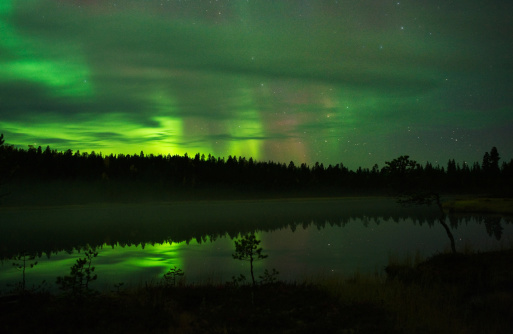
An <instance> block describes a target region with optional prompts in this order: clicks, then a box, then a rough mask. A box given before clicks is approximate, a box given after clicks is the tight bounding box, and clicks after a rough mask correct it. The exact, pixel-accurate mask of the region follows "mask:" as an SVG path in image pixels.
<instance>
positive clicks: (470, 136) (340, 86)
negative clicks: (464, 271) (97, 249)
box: [0, 0, 513, 169]
mask: <svg viewBox="0 0 513 334" xmlns="http://www.w3.org/2000/svg"><path fill="white" fill-rule="evenodd" d="M512 12H513V3H511V2H508V1H498V0H497V1H496V0H493V1H473V0H471V1H462V0H461V1H450V2H448V1H442V0H440V1H435V0H426V1H414V0H407V1H382V0H369V1H328V0H322V1H308V0H301V1H272V2H271V1H247V0H235V1H234V0H232V1H228V0H220V1H201V0H197V1H179V0H167V1H154V0H147V1H136V0H119V1H114V0H112V1H111V0H105V1H100V0H87V1H86V0H4V1H1V3H0V34H1V38H0V132H2V133H4V135H5V139H6V141H7V142H8V143H9V144H12V145H15V146H20V147H25V148H26V147H27V145H34V146H42V147H46V146H47V145H50V147H52V148H54V149H58V150H66V149H72V150H74V151H76V150H80V151H81V152H84V151H89V152H90V151H93V150H94V151H95V152H102V153H103V154H111V153H113V154H119V153H124V154H134V153H139V152H140V151H144V153H146V154H149V153H153V154H164V155H166V154H168V153H169V154H172V155H173V154H184V153H186V152H187V153H188V154H189V155H193V154H195V153H198V152H199V153H204V154H208V153H211V154H213V155H215V156H221V157H223V156H224V157H227V156H228V155H237V156H245V157H253V158H256V159H259V160H274V161H280V162H285V163H288V161H291V160H293V161H294V162H296V163H302V162H306V163H307V164H313V163H314V162H316V161H319V162H322V163H324V164H325V165H327V164H336V163H340V162H342V163H343V164H344V165H346V166H348V167H349V168H352V169H354V168H357V167H358V166H362V167H371V166H372V165H374V163H378V164H380V166H382V165H383V163H384V161H386V160H390V159H393V158H395V157H397V156H399V155H403V154H409V155H410V156H412V158H414V159H416V160H418V161H419V162H425V161H430V162H432V163H440V164H442V165H445V164H446V162H447V160H448V159H450V158H455V159H456V160H457V161H458V162H460V163H461V162H463V161H468V162H474V161H479V160H480V159H481V157H482V155H483V153H484V152H486V151H488V150H489V149H490V148H491V147H492V146H496V147H497V148H498V149H499V152H500V153H501V157H502V159H503V160H509V159H511V158H512V157H513V141H512V140H511V139H512V136H511V133H513V95H512V94H511V92H512V88H513V85H512V78H513V71H512V69H513V66H512V65H513V58H512V56H511V55H512V54H513V52H512V51H513V48H512V44H513V42H512V40H511V36H510V32H511V31H513V23H512V21H511V18H510V13H512Z"/></svg>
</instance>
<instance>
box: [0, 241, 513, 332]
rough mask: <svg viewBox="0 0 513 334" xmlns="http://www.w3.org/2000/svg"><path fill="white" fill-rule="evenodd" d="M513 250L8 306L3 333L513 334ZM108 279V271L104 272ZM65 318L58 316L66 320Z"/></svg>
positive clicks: (1, 302)
mask: <svg viewBox="0 0 513 334" xmlns="http://www.w3.org/2000/svg"><path fill="white" fill-rule="evenodd" d="M512 261H513V251H512V250H503V251H494V252H487V253H468V254H438V255H435V256H433V257H431V258H429V259H427V260H421V259H417V260H413V261H412V260H411V259H410V260H409V261H408V260H403V261H396V260H393V259H392V260H391V262H390V263H389V265H388V266H387V268H386V272H387V274H383V275H382V274H378V273H376V274H374V275H364V274H360V273H354V274H353V275H350V276H345V277H343V276H338V277H324V278H316V279H312V280H310V281H305V282H301V283H297V282H294V283H291V282H288V283H286V282H280V281H273V282H271V283H265V284H262V283H260V284H258V285H256V286H253V285H252V284H233V282H227V283H226V284H205V285H188V284H187V283H186V281H184V280H179V281H178V282H180V283H177V282H176V281H175V284H168V282H165V279H163V281H162V282H154V283H152V284H145V285H143V286H139V287H132V288H123V285H122V284H117V286H115V287H113V289H112V290H111V291H108V292H102V293H98V292H97V293H88V294H84V295H82V298H79V299H77V298H72V296H73V295H69V294H67V295H66V294H61V295H58V294H57V295H56V294H50V293H48V292H44V291H43V292H29V293H26V294H24V295H16V296H15V295H6V296H2V297H1V298H0V311H1V312H0V330H1V331H2V332H6V333H21V332H39V333H42V332H82V333H84V332H95V333H122V332H123V333H136V332H143V333H144V332H152V333H199V332H201V333H241V332H244V333H262V332H266V333H283V332H288V333H311V332H319V331H322V332H330V333H510V332H511V331H512V330H513V323H512V322H511V319H513V268H512V267H511V265H510V264H511V263H512ZM99 275H101V273H99ZM56 315H58V316H56Z"/></svg>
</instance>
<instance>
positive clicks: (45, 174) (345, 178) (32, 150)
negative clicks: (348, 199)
mask: <svg viewBox="0 0 513 334" xmlns="http://www.w3.org/2000/svg"><path fill="white" fill-rule="evenodd" d="M0 175H1V180H0V182H3V183H5V182H8V180H9V181H24V182H25V181H26V182H38V181H53V180H63V181H72V180H79V181H87V182H90V181H93V182H105V183H109V182H110V183H116V182H123V183H130V182H135V183H149V184H155V185H159V186H160V187H172V188H205V187H216V186H226V187H230V188H236V189H241V190H242V189H243V190H246V191H248V190H249V191H250V190H256V191H273V190H276V191H279V190H291V191H295V190H319V191H328V192H330V193H344V192H353V193H354V192H366V193H369V192H387V191H401V190H406V189H410V190H411V189H425V190H427V191H430V190H436V191H437V192H479V193H494V194H500V195H507V196H510V195H512V194H511V190H510V189H512V185H513V159H512V160H510V161H509V162H502V163H500V155H499V153H498V150H497V148H496V147H493V148H492V149H491V150H490V152H485V153H484V155H483V160H482V162H481V163H479V162H474V163H473V164H472V165H469V164H467V163H463V164H460V163H457V162H456V161H455V160H454V159H451V160H449V161H448V163H447V166H440V165H433V164H431V163H430V162H427V163H426V164H424V165H421V164H419V163H417V162H416V161H414V160H412V159H410V157H409V156H408V155H404V156H400V157H398V158H395V159H393V160H391V161H386V162H385V165H384V166H383V167H382V168H379V166H378V165H377V164H375V165H374V166H373V167H372V168H370V169H369V168H361V167H359V168H358V169H356V170H349V169H348V168H347V167H345V166H344V165H343V163H339V164H336V165H331V164H330V165H328V166H325V165H324V164H322V163H319V162H316V163H315V164H314V165H312V166H309V165H307V164H305V163H302V164H300V165H296V164H295V163H294V162H293V161H290V162H289V163H288V164H285V163H280V162H274V161H256V160H254V159H253V158H251V157H250V158H246V157H242V156H239V157H237V156H228V158H226V159H225V158H224V157H215V156H213V155H211V154H208V156H205V155H204V154H199V153H198V154H196V155H195V156H194V157H191V156H189V155H187V154H184V155H170V154H168V155H166V156H164V155H153V154H144V153H143V152H142V151H141V152H140V154H134V155H129V154H126V155H125V154H117V155H114V154H110V155H102V153H95V152H94V151H93V152H90V153H86V152H84V153H81V152H80V151H76V152H73V151H72V150H70V149H68V150H66V151H57V150H54V149H51V148H50V147H49V146H47V147H46V148H45V149H42V148H41V146H39V147H37V148H36V147H33V146H30V145H29V147H28V149H22V148H16V147H14V146H13V145H8V144H5V143H4V140H3V135H2V136H1V137H0Z"/></svg>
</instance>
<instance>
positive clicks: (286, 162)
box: [4, 141, 513, 172]
mask: <svg viewBox="0 0 513 334" xmlns="http://www.w3.org/2000/svg"><path fill="white" fill-rule="evenodd" d="M4 146H12V147H14V148H16V149H21V150H25V151H28V150H29V149H36V150H37V149H38V148H41V150H42V152H43V153H44V151H45V150H46V149H47V148H50V150H52V151H57V153H65V152H66V151H68V150H70V151H71V152H72V154H73V155H75V154H76V153H77V152H78V153H80V155H83V154H88V155H89V154H91V153H93V152H94V154H97V155H99V156H101V157H102V158H106V157H108V156H111V155H112V156H114V157H118V156H119V155H124V156H131V157H132V156H140V155H141V153H143V154H144V157H145V158H146V157H150V156H151V155H153V156H162V157H164V158H166V157H168V156H171V157H174V156H179V157H185V156H187V157H188V158H189V159H191V160H193V159H195V156H196V155H200V157H201V156H204V157H205V160H206V159H207V158H208V156H209V155H210V156H212V158H215V159H216V160H217V159H222V160H224V161H226V160H227V159H228V158H229V157H230V156H231V157H234V158H237V160H239V158H243V159H246V160H249V159H253V161H254V162H255V163H267V162H272V163H276V164H285V165H288V164H289V163H290V162H294V161H292V160H291V161H281V160H262V159H256V158H254V157H251V156H244V155H231V154H229V155H227V156H217V155H214V154H212V153H201V152H195V153H192V154H189V152H185V153H184V154H178V153H176V154H171V153H167V154H160V153H159V154H154V153H146V152H144V150H141V151H139V153H136V152H135V153H108V154H107V153H104V152H102V151H99V152H96V151H95V150H92V151H82V150H72V149H64V150H59V149H54V148H52V147H51V146H49V145H47V146H46V147H42V146H41V145H38V146H37V147H36V146H34V145H26V146H27V147H26V148H25V147H22V146H20V145H12V144H9V143H8V142H7V141H6V142H5V143H4ZM494 147H495V146H494ZM492 148H493V147H492ZM495 148H496V147H495ZM490 151H491V150H490ZM490 151H486V152H483V156H484V155H485V154H486V153H490ZM497 151H498V152H499V168H501V166H502V163H510V162H513V158H512V159H511V160H505V159H503V158H502V157H501V156H500V155H501V153H500V151H499V150H498V149H497ZM402 156H408V157H409V158H410V160H412V161H415V162H416V163H418V164H420V165H421V166H422V167H425V166H426V164H428V163H429V164H431V165H432V166H433V167H435V168H436V167H439V168H444V169H445V168H446V167H447V164H448V163H449V161H451V160H454V162H455V163H456V166H459V167H463V166H464V165H467V166H468V167H469V168H472V166H473V165H474V164H475V163H477V164H479V166H480V167H482V160H483V157H481V159H479V160H475V161H458V160H456V159H454V158H449V159H448V160H447V161H446V162H445V164H444V163H442V162H433V161H418V160H416V159H413V158H412V157H411V156H410V155H409V154H403V155H402ZM399 157H400V156H397V157H393V158H390V159H387V160H385V161H383V162H382V164H380V163H378V162H376V163H374V164H373V165H372V166H370V167H364V166H358V167H356V168H351V167H348V166H347V165H346V164H345V163H344V162H343V161H340V162H337V163H333V164H331V163H330V164H327V163H324V162H322V161H315V162H313V163H312V164H307V163H305V164H306V166H307V167H308V168H312V167H313V166H315V164H317V163H318V164H319V165H321V164H322V165H323V166H324V168H328V167H329V166H332V167H335V166H336V165H337V164H338V165H340V167H346V168H348V170H349V171H353V172H354V171H356V170H358V169H359V168H362V169H369V170H370V169H372V168H373V167H374V165H377V166H378V168H379V170H381V169H382V168H383V167H385V165H386V162H390V161H392V160H394V159H396V158H399ZM301 164H302V163H300V164H297V163H296V162H294V166H296V167H300V166H301Z"/></svg>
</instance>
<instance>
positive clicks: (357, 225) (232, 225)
mask: <svg viewBox="0 0 513 334" xmlns="http://www.w3.org/2000/svg"><path fill="white" fill-rule="evenodd" d="M437 219H439V212H438V209H437V208H436V207H429V206H414V207H404V206H401V205H399V204H397V203H396V202H395V200H394V199H391V198H338V199H286V200H244V201H196V202H173V203H141V204H96V205H77V206H52V207H50V206H46V207H32V208H27V207H6V208H1V209H0V222H1V231H2V232H1V235H0V245H1V246H0V252H1V253H0V255H1V257H2V259H3V261H2V265H1V266H0V289H1V290H3V291H6V290H9V286H8V285H9V284H11V285H12V284H15V283H16V282H19V281H20V280H21V275H22V274H21V271H20V270H17V269H16V268H15V267H14V266H13V265H12V263H13V262H14V260H13V259H12V257H13V256H15V255H17V254H19V253H20V252H25V253H28V254H33V255H36V257H37V258H36V260H37V261H38V264H37V265H36V266H34V267H33V268H28V267H27V270H26V277H27V284H28V286H32V285H39V284H40V283H41V282H42V281H43V280H46V282H47V283H48V284H47V287H48V288H49V289H55V288H56V285H55V281H56V277H57V276H64V275H68V274H69V271H70V267H71V266H72V265H73V264H74V263H75V261H76V259H77V258H79V257H83V256H84V253H83V250H84V249H86V248H88V247H91V248H93V249H96V250H97V252H98V256H97V257H96V258H94V260H93V266H94V267H96V269H95V272H96V273H97V274H98V280H97V281H95V282H94V283H92V284H93V287H94V288H96V289H99V290H109V289H111V290H112V289H113V286H114V284H116V283H120V282H123V283H124V284H125V286H128V285H135V286H137V285H143V284H145V283H146V282H153V283H155V282H158V281H159V280H161V279H162V276H163V274H164V273H166V272H167V271H168V270H169V269H170V268H172V267H174V266H176V267H178V268H181V269H182V270H183V271H184V272H185V279H186V282H187V283H188V284H201V283H210V282H213V283H224V282H227V281H231V280H232V276H238V275H239V274H244V275H245V276H246V277H248V278H249V265H248V263H247V262H243V261H238V260H234V259H233V258H232V254H233V253H234V251H235V247H234V240H233V239H234V238H237V237H239V236H240V235H244V234H246V233H249V232H255V233H256V236H257V237H258V239H260V240H261V244H260V246H261V247H262V248H263V253H264V254H267V255H268V258H267V259H264V260H261V261H259V262H257V263H256V275H257V276H258V275H262V273H263V271H264V269H269V270H270V271H271V269H272V268H275V269H276V270H278V271H279V272H280V275H279V278H280V279H281V280H285V281H303V280H304V279H325V278H328V277H330V276H331V275H339V274H344V275H351V274H352V273H354V272H356V271H359V272H365V273H382V271H383V268H384V266H385V265H386V264H387V263H388V261H389V258H390V257H395V258H399V259H402V258H404V257H406V256H411V257H413V256H415V255H416V254H419V255H421V256H424V257H427V256H431V255H433V254H436V253H438V252H443V251H447V250H450V242H449V238H448V235H447V233H446V231H445V229H444V228H443V226H442V225H441V224H440V223H439V221H438V220H437ZM446 222H447V224H448V225H449V226H450V228H451V232H452V234H453V235H454V239H455V241H456V248H457V249H458V250H459V251H463V250H464V249H465V248H468V247H470V248H471V249H472V250H480V251H484V250H491V249H497V248H500V247H511V245H512V244H513V243H512V241H513V225H512V224H511V222H510V220H508V219H505V218H502V217H496V216H487V217H482V216H465V217H464V216H460V217H448V218H446ZM18 262H20V261H18ZM33 262H34V261H29V262H28V263H29V264H30V263H33Z"/></svg>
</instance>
